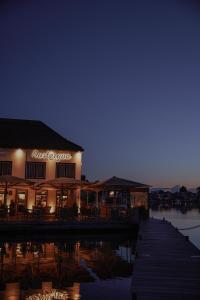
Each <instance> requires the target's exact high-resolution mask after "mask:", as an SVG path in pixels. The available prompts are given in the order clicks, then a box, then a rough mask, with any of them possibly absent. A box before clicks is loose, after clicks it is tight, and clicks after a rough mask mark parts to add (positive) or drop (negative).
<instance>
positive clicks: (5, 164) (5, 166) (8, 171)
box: [0, 161, 12, 176]
mask: <svg viewBox="0 0 200 300" xmlns="http://www.w3.org/2000/svg"><path fill="white" fill-rule="evenodd" d="M2 175H12V161H0V176H2Z"/></svg>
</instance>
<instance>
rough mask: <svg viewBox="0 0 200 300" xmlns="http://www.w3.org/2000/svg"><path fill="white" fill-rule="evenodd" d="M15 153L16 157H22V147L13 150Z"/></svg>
mask: <svg viewBox="0 0 200 300" xmlns="http://www.w3.org/2000/svg"><path fill="white" fill-rule="evenodd" d="M15 155H16V157H17V158H22V157H23V155H24V151H23V150H22V149H17V150H16V151H15Z"/></svg>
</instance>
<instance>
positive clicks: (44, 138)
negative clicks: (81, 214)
mask: <svg viewBox="0 0 200 300" xmlns="http://www.w3.org/2000/svg"><path fill="white" fill-rule="evenodd" d="M82 152H83V148H82V147H80V146H79V145H76V144H74V143H72V142H71V141H69V140H67V139H65V138H63V137H62V136H60V135H59V134H58V133H56V132H55V131H54V130H52V129H51V128H50V127H48V126H47V125H45V124H44V123H42V122H40V121H30V120H15V119H0V176H5V175H6V176H7V175H9V176H16V177H19V178H21V179H25V180H29V181H31V182H34V183H35V184H36V183H37V184H40V183H41V182H48V181H49V180H53V179H55V178H60V177H62V178H63V177H64V178H70V179H75V180H80V179H81V168H82ZM34 186H35V185H34ZM64 194H66V195H65V197H66V198H68V204H69V203H71V204H73V203H75V202H77V199H80V197H78V196H79V194H80V191H79V190H78V189H76V190H73V191H70V193H69V192H65V191H64ZM59 196H60V194H59V190H57V189H54V188H52V187H48V186H47V187H39V185H38V188H33V186H27V185H23V183H22V184H20V185H18V186H15V187H12V186H9V183H8V193H7V197H6V198H7V199H6V200H7V203H6V204H7V205H8V206H9V205H10V204H11V203H13V202H15V203H16V207H17V208H16V209H17V211H18V212H20V211H22V210H23V209H24V208H27V209H32V208H33V207H35V206H36V207H37V206H43V207H48V209H49V212H51V213H54V212H55V211H56V206H57V205H58V200H59ZM4 198H5V189H4V185H3V184H2V185H1V186H0V204H1V203H3V202H4ZM69 198H70V201H69ZM79 201H80V200H79ZM77 205H79V206H80V203H77Z"/></svg>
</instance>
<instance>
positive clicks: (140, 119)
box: [0, 0, 200, 186]
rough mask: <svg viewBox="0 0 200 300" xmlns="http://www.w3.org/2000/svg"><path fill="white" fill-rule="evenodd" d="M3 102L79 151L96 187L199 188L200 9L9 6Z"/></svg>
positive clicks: (2, 34)
mask: <svg viewBox="0 0 200 300" xmlns="http://www.w3.org/2000/svg"><path fill="white" fill-rule="evenodd" d="M0 99H1V100H0V101H1V110H0V116H1V117H9V118H26V119H39V120H42V121H44V122H46V123H47V124H48V125H50V126H51V127H53V128H54V129H55V130H57V131H58V132H59V133H61V134H62V135H63V136H65V137H66V138H69V139H71V140H72V141H74V142H76V143H78V144H80V145H81V146H82V147H83V148H84V149H85V153H84V171H83V172H84V173H85V174H86V175H87V177H88V179H90V180H93V179H97V178H104V177H109V176H112V175H116V176H119V177H124V178H130V179H132V180H136V181H141V182H144V183H147V184H150V185H153V186H171V185H175V184H185V185H187V186H196V185H199V184H200V5H199V1H191V0H188V1H186V0H179V1H178V0H177V1H175V0H168V1H164V0H162V1H161V0H151V1H150V0H137V1H135V0H120V1H119V0H112V1H111V0H97V1H95V0H91V1H87V0H63V1H61V0H60V1H58V0H54V1H51V0H48V1H45V0H39V1H37V0H34V1H30V0H29V1H27V0H26V1H25V0H24V1H8V0H5V1H1V2H0Z"/></svg>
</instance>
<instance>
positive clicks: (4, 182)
mask: <svg viewBox="0 0 200 300" xmlns="http://www.w3.org/2000/svg"><path fill="white" fill-rule="evenodd" d="M20 184H21V185H33V184H34V182H32V181H30V180H26V179H24V178H19V177H16V176H11V175H2V176H0V187H3V188H4V205H6V204H7V194H8V188H10V187H14V186H17V185H20Z"/></svg>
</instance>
